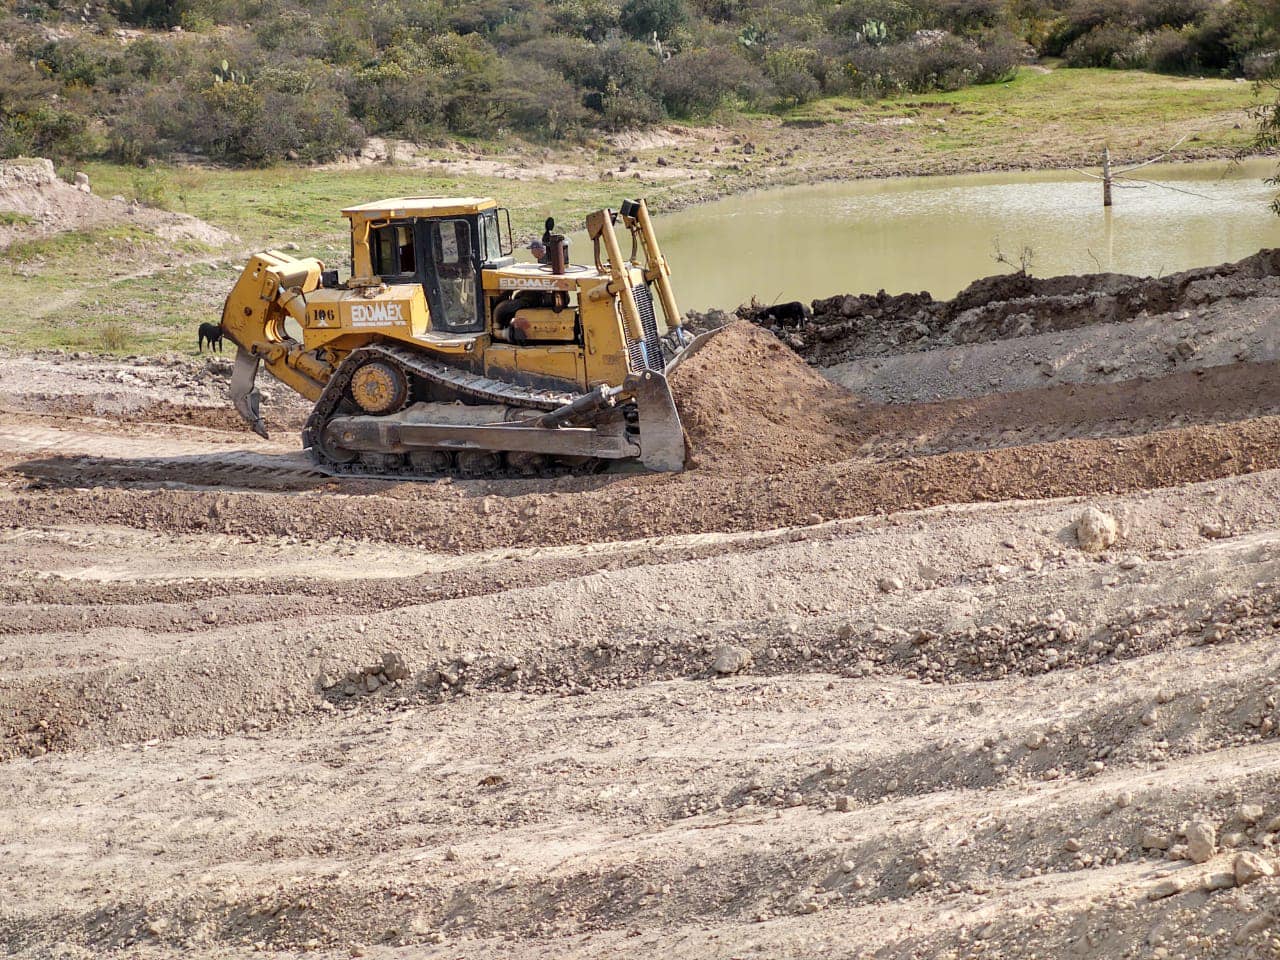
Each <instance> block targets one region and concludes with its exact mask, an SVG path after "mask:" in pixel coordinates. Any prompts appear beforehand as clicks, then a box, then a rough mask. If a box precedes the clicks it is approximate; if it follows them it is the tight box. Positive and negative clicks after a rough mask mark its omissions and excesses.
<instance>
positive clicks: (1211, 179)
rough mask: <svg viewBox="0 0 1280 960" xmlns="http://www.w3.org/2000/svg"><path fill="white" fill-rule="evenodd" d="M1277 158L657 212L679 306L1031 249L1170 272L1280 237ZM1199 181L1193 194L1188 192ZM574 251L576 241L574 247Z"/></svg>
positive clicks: (886, 184)
mask: <svg viewBox="0 0 1280 960" xmlns="http://www.w3.org/2000/svg"><path fill="white" fill-rule="evenodd" d="M1275 170H1276V164H1275V161H1274V160H1265V159H1264V160H1251V161H1248V162H1245V163H1242V164H1232V163H1230V162H1228V161H1220V162H1213V163H1195V164H1178V165H1160V166H1150V167H1145V168H1143V169H1142V170H1139V171H1135V172H1134V173H1133V174H1132V176H1134V177H1141V178H1143V179H1144V180H1152V181H1158V182H1159V183H1162V184H1166V185H1167V187H1173V188H1177V189H1176V190H1175V189H1168V188H1162V187H1159V186H1155V185H1152V184H1135V185H1134V187H1133V188H1117V189H1116V190H1115V204H1114V206H1113V207H1112V208H1111V210H1110V211H1106V210H1104V208H1103V206H1102V186H1101V184H1100V183H1098V182H1096V181H1092V180H1088V179H1086V178H1084V177H1082V176H1080V175H1079V174H1074V173H1071V172H1063V171H1052V172H1044V173H999V174H976V175H969V176H954V177H918V178H910V179H901V180H876V181H853V182H848V183H828V184H821V185H817V186H807V187H786V188H780V189H775V190H764V191H759V192H756V193H750V194H745V195H742V196H736V197H729V198H727V199H724V200H719V201H716V202H714V203H708V204H704V205H701V206H698V207H693V208H690V209H688V210H684V211H680V212H678V213H675V214H671V215H669V216H663V217H661V218H659V220H658V223H657V226H658V232H659V237H660V239H661V241H662V245H663V250H664V252H665V253H666V255H667V259H668V261H669V262H670V264H671V266H672V269H673V271H674V277H673V281H674V285H675V289H676V296H677V299H678V301H679V304H680V306H681V309H703V308H706V307H709V306H718V307H724V308H732V307H734V306H736V305H737V304H739V303H742V302H745V301H747V300H749V299H750V298H751V297H752V296H753V295H755V296H758V297H760V299H761V300H763V301H766V302H773V301H778V300H806V301H807V300H811V299H813V298H816V297H823V296H830V295H832V294H836V293H846V292H851V293H863V292H875V291H876V290H879V289H881V288H883V289H885V290H887V291H889V292H890V293H901V292H904V291H915V290H928V291H930V292H931V293H932V294H933V295H934V296H936V297H950V296H952V295H953V294H955V293H956V292H957V291H958V290H960V289H961V288H962V287H964V286H965V285H966V284H967V283H969V282H970V281H971V280H973V279H975V278H977V277H981V276H986V275H988V274H991V273H997V272H1000V271H1002V270H1008V269H1010V268H1009V267H1006V266H1003V265H1001V264H999V263H997V262H996V261H995V260H994V253H995V247H996V244H999V247H1000V249H1001V250H1002V251H1003V252H1004V254H1005V255H1006V256H1007V257H1009V258H1010V259H1012V260H1014V261H1015V262H1016V261H1017V260H1018V258H1019V255H1020V253H1021V251H1022V249H1023V248H1024V247H1029V248H1030V249H1031V251H1032V255H1033V259H1032V265H1031V272H1032V273H1034V274H1036V275H1038V276H1053V275H1056V274H1063V273H1092V272H1098V271H1116V272H1119V273H1132V274H1139V275H1158V274H1165V273H1171V272H1174V271H1177V270H1184V269H1187V268H1189V267H1196V266H1204V265H1208V264H1214V263H1220V262H1222V261H1224V260H1235V259H1239V258H1240V257H1244V256H1248V255H1249V254H1251V253H1254V252H1256V251H1257V250H1258V249H1259V248H1261V247H1267V246H1280V217H1277V216H1275V214H1273V213H1272V212H1271V211H1270V209H1269V208H1268V201H1269V200H1270V199H1271V197H1273V196H1274V195H1275V192H1276V190H1275V188H1272V187H1268V186H1267V185H1266V184H1265V183H1264V182H1263V179H1264V178H1265V177H1267V176H1270V175H1272V174H1273V173H1274V172H1275ZM1180 191H1189V192H1180ZM575 252H576V251H575Z"/></svg>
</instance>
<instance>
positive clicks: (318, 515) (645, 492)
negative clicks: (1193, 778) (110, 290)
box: [0, 417, 1280, 552]
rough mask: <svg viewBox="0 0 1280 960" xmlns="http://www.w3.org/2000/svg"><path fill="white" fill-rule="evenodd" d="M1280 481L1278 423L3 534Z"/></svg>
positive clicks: (112, 505) (168, 496) (113, 504)
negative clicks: (1245, 478)
mask: <svg viewBox="0 0 1280 960" xmlns="http://www.w3.org/2000/svg"><path fill="white" fill-rule="evenodd" d="M1276 467H1280V418H1274V417H1267V418H1261V419H1257V420H1250V421H1245V422H1241V423H1232V424H1222V425H1213V426H1201V427H1188V428H1184V429H1179V430H1167V431H1161V432H1158V433H1154V434H1149V435H1146V436H1143V437H1140V438H1121V439H1099V440H1064V441H1060V442H1057V443H1049V444H1039V445H1035V446H1030V447H1008V448H1002V449H995V450H984V451H962V452H956V453H949V454H942V455H937V456H931V457H920V458H916V459H912V460H905V461H900V462H893V463H885V464H866V463H857V462H845V463H837V464H832V465H829V466H826V467H821V468H812V469H809V470H804V471H795V472H789V473H783V474H778V475H771V476H753V477H749V478H734V477H723V476H714V475H703V474H700V473H698V472H697V471H692V472H689V473H686V474H682V475H679V476H676V477H666V476H649V477H636V478H627V477H599V478H591V479H588V480H583V481H579V482H577V483H566V484H564V485H563V486H562V487H561V489H563V490H565V491H566V492H568V491H570V490H572V491H573V495H572V496H564V495H557V494H547V493H537V492H534V490H531V489H530V488H529V485H528V484H527V483H524V484H522V483H521V482H519V481H517V482H515V483H513V484H510V485H508V484H506V483H503V482H491V483H439V484H399V485H396V484H378V485H376V487H375V489H376V490H377V492H376V493H372V494H370V495H367V496H352V497H341V498H335V497H331V496H326V495H324V494H322V493H315V492H306V493H300V494H292V495H283V494H272V493H239V492H228V493H211V492H200V491H181V490H134V489H112V488H98V489H91V490H81V489H74V490H65V491H55V492H44V491H39V490H36V491H22V490H18V491H11V492H9V493H8V494H7V495H3V496H0V525H5V526H14V525H20V524H24V523H44V524H53V523H59V522H60V523H99V524H102V523H106V524H118V525H122V526H133V527H142V528H144V529H149V530H161V531H168V532H175V533H190V532H198V531H221V532H224V533H228V534H232V535H236V536H264V535H271V536H285V537H287V536H295V537H307V538H327V537H352V538H357V539H367V540H372V541H381V542H389V543H401V544H412V545H415V546H419V547H423V548H426V549H430V550H433V551H441V552H466V551H473V550H483V549H491V548H500V547H511V546H522V547H528V546H535V545H539V544H544V545H560V544H565V543H593V542H601V541H609V540H629V539H640V538H644V537H655V536H669V535H676V534H698V533H711V532H725V531H746V530H770V529H776V528H779V527H784V526H796V525H803V524H805V523H814V522H818V521H819V520H823V519H826V520H830V519H836V518H845V517H857V516H863V515H868V514H877V513H890V512H893V511H897V510H907V509H918V508H921V507H927V506H936V505H941V504H950V503H973V502H979V501H999V500H1011V499H1045V498H1052V497H1068V496H1079V495H1087V494H1098V493H1117V492H1129V491H1137V490H1145V489H1150V488H1153V487H1162V486H1173V485H1176V484H1183V483H1194V482H1197V481H1203V480H1214V479H1219V478H1223V477H1229V476H1234V475H1237V474H1242V473H1250V472H1255V471H1259V470H1266V469H1273V468H1276ZM535 489H536V488H535ZM517 493H522V494H527V495H524V496H513V494H517ZM628 504H631V505H634V509H627V505H628Z"/></svg>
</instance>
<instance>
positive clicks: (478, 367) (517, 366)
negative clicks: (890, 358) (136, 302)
mask: <svg viewBox="0 0 1280 960" xmlns="http://www.w3.org/2000/svg"><path fill="white" fill-rule="evenodd" d="M343 214H344V216H346V217H347V218H348V220H349V221H350V223H351V235H352V264H351V279H349V280H347V281H346V282H345V283H339V282H338V277H337V271H330V270H326V269H325V266H324V264H323V263H321V262H320V261H318V260H313V259H294V258H292V257H289V256H287V255H285V254H282V253H279V252H277V251H267V252H264V253H260V254H258V255H256V256H255V257H253V258H252V259H251V260H250V261H249V264H248V266H246V268H245V271H244V273H243V274H242V275H241V277H240V279H239V281H238V282H237V284H236V286H235V288H234V289H233V290H232V292H231V295H230V296H229V297H228V298H227V303H226V306H225V308H224V310H223V322H222V326H223V330H224V332H225V333H226V335H227V336H228V337H230V338H231V339H232V340H233V341H235V343H236V344H237V346H238V348H239V350H238V352H237V355H236V365H235V369H234V372H233V375H232V381H231V399H232V402H233V403H234V405H235V408H236V410H237V411H238V412H239V413H240V415H241V416H242V417H243V418H244V419H245V420H246V422H248V423H249V424H250V425H251V426H252V427H253V429H254V430H255V432H258V433H260V434H261V435H263V436H266V427H265V424H264V421H263V419H262V415H261V409H260V407H261V397H260V394H259V392H258V391H257V389H256V388H255V387H254V381H255V379H256V376H257V371H258V368H259V366H263V365H265V366H266V368H267V370H268V372H270V373H271V374H272V375H273V376H275V377H276V378H277V379H279V380H280V381H281V382H283V383H285V384H286V385H288V386H290V387H292V388H293V389H294V390H296V391H297V392H298V393H300V394H302V395H303V396H306V397H308V398H309V399H311V400H313V401H314V402H315V407H314V408H313V410H312V412H311V415H310V416H309V418H308V419H307V423H306V426H305V427H304V429H303V434H302V440H303V444H304V445H305V446H306V447H307V448H308V449H309V450H310V451H311V455H312V457H313V459H314V460H315V461H316V463H317V464H319V465H320V466H322V467H323V468H324V469H326V470H328V471H330V472H331V473H334V474H337V475H345V476H374V477H390V478H417V477H432V476H437V475H439V474H442V473H458V474H462V475H466V476H486V475H500V474H516V475H539V474H544V473H558V472H564V471H590V470H595V469H600V468H602V467H604V466H607V465H608V464H609V463H611V462H615V461H616V462H628V461H630V462H635V463H638V464H640V465H642V466H643V467H645V468H647V469H650V470H657V471H679V470H682V469H684V463H685V440H684V431H683V428H682V426H681V424H680V417H679V414H678V413H677V411H676V407H675V403H674V401H673V399H672V396H671V389H670V387H669V385H668V382H667V374H668V373H669V372H670V371H671V370H672V369H674V368H675V366H676V365H677V364H678V363H679V362H681V360H683V359H684V357H686V356H688V355H689V353H691V352H692V351H694V350H696V349H698V348H699V347H700V346H701V344H702V342H703V341H705V337H700V338H698V340H696V341H695V340H691V338H690V337H689V336H688V334H687V333H686V332H685V331H684V329H683V326H682V324H681V319H680V314H679V311H678V309H677V307H676V301H675V297H674V294H673V292H672V289H671V283H670V270H669V268H668V266H667V263H666V260H665V258H664V257H663V255H662V252H661V250H660V248H659V246H658V241H657V237H656V235H655V233H654V230H653V224H652V222H651V220H650V218H649V213H648V210H647V208H646V207H645V204H644V201H643V200H628V201H624V202H623V205H622V208H621V210H620V211H619V212H617V213H614V212H613V211H610V210H601V211H597V212H596V213H593V214H591V215H590V216H589V217H588V218H587V230H588V235H589V237H590V238H591V240H592V243H593V246H594V253H595V257H594V260H595V263H594V266H593V267H591V266H578V265H574V264H572V263H570V262H569V261H568V257H567V250H568V244H567V242H566V241H565V239H564V238H563V237H562V236H560V235H556V234H551V233H550V230H551V227H550V225H549V226H548V241H547V246H548V248H549V249H548V255H547V257H546V258H545V262H539V263H536V264H528V263H525V264H518V263H516V262H515V260H514V257H513V256H512V252H513V244H512V242H511V230H510V221H509V218H508V217H507V216H506V211H505V210H501V209H500V208H498V207H497V205H496V204H495V203H494V202H493V201H492V200H488V199H483V198H479V199H478V198H440V197H408V198H394V199H391V200H386V201H381V202H379V203H373V204H364V205H362V206H359V207H352V208H349V209H348V210H344V211H343ZM619 221H620V222H621V223H622V225H623V226H624V227H625V228H626V229H627V231H628V232H629V233H630V235H631V252H630V255H629V256H628V257H625V258H624V256H623V254H622V250H621V245H620V244H619V241H618V235H617V232H616V230H615V226H616V224H617V223H618V222H619ZM504 227H505V229H504ZM655 294H656V296H655ZM655 303H656V305H657V306H658V307H660V308H661V314H660V315H659V313H658V312H657V311H655Z"/></svg>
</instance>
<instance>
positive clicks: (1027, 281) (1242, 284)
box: [693, 249, 1280, 366]
mask: <svg viewBox="0 0 1280 960" xmlns="http://www.w3.org/2000/svg"><path fill="white" fill-rule="evenodd" d="M1277 295H1280V250H1274V249H1272V250H1262V251H1259V252H1258V253H1256V254H1254V255H1253V256H1251V257H1246V258H1245V259H1243V260H1240V261H1238V262H1236V263H1225V264H1220V265H1217V266H1211V267H1201V268H1198V269H1195V270H1187V271H1184V272H1182V273H1175V274H1171V275H1169V276H1167V277H1158V278H1155V277H1131V276H1127V275H1124V274H1114V273H1102V274H1085V275H1081V276H1063V277H1045V278H1042V277H1034V276H1029V275H1027V274H1025V273H1012V274H1004V275H997V276H990V277H984V278H982V279H980V280H976V281H974V282H973V283H972V284H970V285H969V286H968V287H967V288H965V289H964V290H962V291H961V292H960V293H959V294H958V295H957V296H956V297H955V298H953V299H951V300H935V299H934V298H933V297H932V296H931V295H930V294H929V293H928V292H927V291H925V292H921V293H904V294H892V295H891V294H887V293H885V292H884V291H883V290H882V291H880V292H879V293H875V294H844V295H840V296H835V297H828V298H826V299H822V300H814V301H812V303H811V304H809V305H808V308H807V309H806V310H805V316H804V317H803V318H799V317H789V318H782V319H778V318H775V317H774V316H771V315H770V311H769V310H768V308H767V306H766V305H761V304H747V305H744V306H741V307H739V308H738V309H737V310H736V311H735V315H736V316H737V317H740V318H742V319H746V320H750V321H752V322H753V323H757V324H758V325H760V326H762V327H764V328H765V329H768V330H770V331H771V332H773V333H774V334H776V335H777V336H778V337H779V338H781V339H782V340H784V341H785V342H786V343H787V344H788V345H790V346H791V347H792V348H793V349H795V350H796V351H797V352H798V353H799V354H800V355H801V356H803V357H804V358H805V359H806V360H807V361H808V362H810V363H812V364H815V365H819V366H830V365H833V364H837V363H842V362H847V361H851V360H856V359H858V358H863V357H877V356H888V355H892V354H902V353H909V352H916V351H923V350H931V349H937V348H940V347H951V346H959V345H968V344H978V343H985V342H990V341H994V340H1004V339H1011V338H1016V337H1023V336H1034V335H1037V334H1044V333H1051V332H1055V331H1065V330H1071V329H1075V328H1078V327H1084V326H1090V325H1094V324H1103V323H1122V322H1127V321H1130V320H1135V319H1138V318H1143V317H1149V316H1155V315H1158V314H1168V313H1173V314H1176V313H1178V312H1180V311H1190V310H1198V309H1203V308H1205V307H1207V306H1210V305H1214V304H1220V303H1224V302H1225V303H1230V302H1243V301H1247V300H1250V299H1254V298H1258V297H1264V296H1271V297H1273V296H1277ZM727 318H728V315H726V314H723V313H721V312H717V311H712V312H710V313H708V314H703V315H695V316H694V317H693V323H694V325H695V326H714V325H716V324H717V323H722V322H724V320H726V319H727Z"/></svg>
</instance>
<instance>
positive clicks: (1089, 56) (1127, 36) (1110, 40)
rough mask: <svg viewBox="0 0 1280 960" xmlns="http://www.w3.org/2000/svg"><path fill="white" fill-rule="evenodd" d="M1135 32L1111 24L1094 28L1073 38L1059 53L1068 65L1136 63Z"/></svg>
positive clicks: (1105, 65) (1137, 48) (1097, 65)
mask: <svg viewBox="0 0 1280 960" xmlns="http://www.w3.org/2000/svg"><path fill="white" fill-rule="evenodd" d="M1139 49H1140V48H1139V44H1138V34H1137V31H1135V30H1133V29H1132V28H1130V27H1122V26H1119V25H1117V24H1113V23H1105V24H1103V25H1102V26H1099V27H1094V28H1093V29H1092V30H1090V31H1089V32H1088V33H1086V34H1084V35H1083V36H1080V37H1077V38H1076V39H1075V40H1074V41H1073V42H1072V44H1071V46H1069V47H1067V49H1066V51H1065V52H1064V53H1063V61H1064V62H1065V63H1066V65H1067V66H1069V67H1133V66H1140V65H1141V63H1140V56H1139V53H1138V51H1139Z"/></svg>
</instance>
